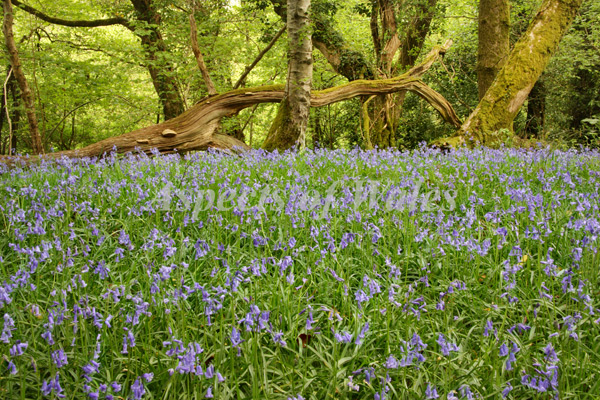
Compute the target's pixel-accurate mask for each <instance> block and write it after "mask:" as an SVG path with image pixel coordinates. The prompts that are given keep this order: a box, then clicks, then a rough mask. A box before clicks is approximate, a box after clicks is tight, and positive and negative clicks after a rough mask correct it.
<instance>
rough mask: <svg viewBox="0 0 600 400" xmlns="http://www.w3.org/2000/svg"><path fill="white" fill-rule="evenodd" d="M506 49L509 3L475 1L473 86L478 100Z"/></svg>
mask: <svg viewBox="0 0 600 400" xmlns="http://www.w3.org/2000/svg"><path fill="white" fill-rule="evenodd" d="M509 52H510V6H509V4H508V0H480V1H479V45H478V49H477V86H478V89H479V100H481V99H482V98H483V96H484V95H485V92H487V90H488V88H489V87H490V86H491V85H492V82H493V81H494V78H496V75H497V74H498V71H500V69H501V68H502V66H503V65H504V63H505V62H506V60H507V58H508V54H509Z"/></svg>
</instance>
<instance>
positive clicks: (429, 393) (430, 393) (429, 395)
mask: <svg viewBox="0 0 600 400" xmlns="http://www.w3.org/2000/svg"><path fill="white" fill-rule="evenodd" d="M439 397H440V395H439V394H438V392H437V389H436V387H435V385H434V386H431V383H428V384H427V389H425V398H426V399H437V398H439Z"/></svg>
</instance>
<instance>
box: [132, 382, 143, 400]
mask: <svg viewBox="0 0 600 400" xmlns="http://www.w3.org/2000/svg"><path fill="white" fill-rule="evenodd" d="M131 394H132V395H133V399H134V400H141V399H142V397H144V394H146V388H145V387H144V384H143V383H142V380H141V379H140V377H139V376H138V377H137V379H136V380H135V382H133V385H131Z"/></svg>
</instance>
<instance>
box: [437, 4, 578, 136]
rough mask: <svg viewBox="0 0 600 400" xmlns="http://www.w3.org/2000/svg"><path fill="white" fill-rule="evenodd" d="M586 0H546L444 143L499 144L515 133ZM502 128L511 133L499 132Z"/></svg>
mask: <svg viewBox="0 0 600 400" xmlns="http://www.w3.org/2000/svg"><path fill="white" fill-rule="evenodd" d="M582 1H583V0H544V1H543V3H542V5H541V6H540V9H539V11H538V13H537V15H536V16H535V17H534V18H533V20H532V21H531V23H530V25H529V28H528V29H527V31H526V32H525V34H523V35H522V36H521V38H520V39H519V41H518V42H517V43H516V44H515V47H514V48H513V50H512V51H511V53H510V55H509V57H508V60H507V61H506V64H505V65H504V67H503V68H502V69H501V70H500V72H499V73H498V75H497V76H496V79H495V80H494V82H493V83H492V85H491V86H490V88H489V89H488V90H487V92H486V94H485V96H484V97H483V99H481V101H480V102H479V104H478V105H477V107H476V108H475V110H473V112H472V113H471V115H470V116H469V118H468V119H467V120H466V121H465V123H464V124H463V126H462V127H461V129H460V130H459V132H458V133H457V135H456V136H455V137H454V138H452V139H450V140H442V141H441V143H440V144H442V143H447V144H450V145H458V144H460V143H461V142H463V141H465V140H466V141H468V142H479V143H480V144H484V145H491V146H494V145H498V144H500V143H502V142H504V141H505V140H506V139H507V138H510V137H512V124H513V120H514V118H515V117H516V115H517V113H518V112H519V109H520V108H521V106H522V105H523V103H524V102H525V100H526V99H527V97H528V96H529V93H530V92H531V89H532V88H533V86H534V85H535V83H536V82H537V80H538V79H539V77H540V75H541V74H542V72H543V71H544V69H545V68H546V65H547V64H548V61H550V58H551V57H552V55H553V54H554V52H555V51H556V49H557V47H558V43H559V42H560V40H561V38H562V36H563V35H564V34H565V32H566V31H567V28H568V27H569V25H570V24H571V22H572V21H573V19H574V18H575V15H576V14H577V11H578V10H579V7H581V3H582ZM502 131H504V132H506V133H507V135H503V134H499V133H501V132H502Z"/></svg>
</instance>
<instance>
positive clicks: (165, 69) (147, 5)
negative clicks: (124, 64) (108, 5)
mask: <svg viewBox="0 0 600 400" xmlns="http://www.w3.org/2000/svg"><path fill="white" fill-rule="evenodd" d="M131 4H132V5H133V7H134V9H135V11H136V19H137V20H138V21H139V22H140V23H141V24H143V26H141V28H142V29H143V33H136V31H135V29H134V30H133V31H134V33H136V35H137V36H138V37H139V38H140V39H141V41H142V47H143V49H144V52H145V54H146V62H147V63H148V71H149V72H150V76H151V77H152V84H153V85H154V89H155V90H156V93H157V94H158V98H159V100H160V102H161V105H162V108H163V114H164V117H165V119H171V118H175V117H176V116H178V115H179V114H181V113H182V112H183V111H184V110H185V107H184V104H183V99H182V98H181V94H180V93H179V86H178V85H177V81H176V79H175V71H174V67H173V64H172V63H171V62H169V61H168V60H165V57H168V56H169V51H168V50H167V45H166V44H165V41H164V40H163V37H162V34H161V32H160V30H159V29H158V27H159V25H160V22H161V17H160V14H159V13H158V11H157V10H156V8H155V5H154V0H131Z"/></svg>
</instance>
